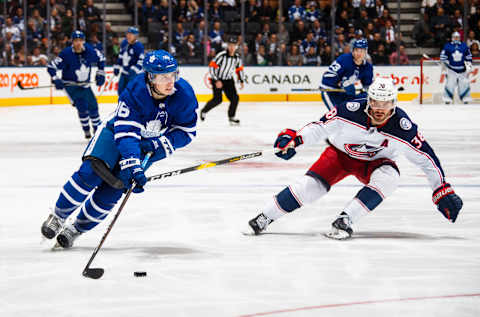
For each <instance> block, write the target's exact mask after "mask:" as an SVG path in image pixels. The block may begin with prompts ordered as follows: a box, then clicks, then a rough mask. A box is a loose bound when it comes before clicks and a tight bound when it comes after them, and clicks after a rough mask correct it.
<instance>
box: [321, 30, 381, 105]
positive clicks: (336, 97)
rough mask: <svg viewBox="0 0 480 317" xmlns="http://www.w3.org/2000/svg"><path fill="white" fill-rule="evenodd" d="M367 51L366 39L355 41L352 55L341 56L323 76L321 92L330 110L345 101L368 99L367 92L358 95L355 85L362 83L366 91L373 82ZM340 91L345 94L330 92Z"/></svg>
mask: <svg viewBox="0 0 480 317" xmlns="http://www.w3.org/2000/svg"><path fill="white" fill-rule="evenodd" d="M367 50H368V42H367V40H366V39H363V38H362V39H358V40H355V42H353V51H352V53H345V54H342V55H340V56H339V57H338V58H337V59H336V60H335V61H334V62H333V63H332V64H331V65H330V66H329V67H328V70H327V71H326V72H325V73H324V74H323V76H322V83H321V84H320V90H321V91H322V93H321V95H322V100H323V102H324V103H325V106H326V107H327V109H328V110H331V109H332V108H333V107H335V105H339V104H341V103H343V102H345V101H348V100H352V99H355V98H363V97H366V95H367V94H366V93H365V92H359V93H358V94H357V91H356V88H355V83H357V82H360V83H361V84H362V88H363V89H364V90H366V89H368V86H370V84H371V83H372V81H373V67H372V64H370V63H369V62H368V61H367V60H366V55H367ZM338 89H343V90H344V91H345V92H336V91H328V90H338Z"/></svg>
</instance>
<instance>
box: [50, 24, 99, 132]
mask: <svg viewBox="0 0 480 317" xmlns="http://www.w3.org/2000/svg"><path fill="white" fill-rule="evenodd" d="M71 38H72V45H71V46H68V47H66V48H65V49H63V50H62V51H61V52H60V54H59V55H58V57H56V58H55V59H54V60H52V61H51V62H50V64H48V67H47V70H48V73H49V74H50V76H51V77H52V81H53V83H54V84H55V88H56V89H58V90H62V89H64V88H65V91H66V93H67V95H68V97H69V99H70V100H71V102H72V103H73V106H74V107H76V108H77V111H78V117H79V119H80V123H81V125H82V129H83V132H84V134H85V138H86V139H89V138H91V137H92V135H91V133H90V123H91V124H92V128H93V132H94V133H95V131H96V130H97V127H98V126H99V125H100V116H99V114H98V103H97V99H96V98H95V95H94V94H93V91H92V89H91V88H90V72H91V69H92V66H93V65H95V64H96V65H97V67H98V70H97V73H96V74H95V83H96V84H97V86H102V85H103V84H104V83H105V71H104V68H105V57H104V56H103V54H102V52H100V51H99V50H97V49H95V48H93V47H92V46H91V45H90V44H88V43H85V34H83V32H82V31H74V32H73V33H72V35H71ZM59 71H61V72H62V75H61V77H59V76H58V74H57V72H59Z"/></svg>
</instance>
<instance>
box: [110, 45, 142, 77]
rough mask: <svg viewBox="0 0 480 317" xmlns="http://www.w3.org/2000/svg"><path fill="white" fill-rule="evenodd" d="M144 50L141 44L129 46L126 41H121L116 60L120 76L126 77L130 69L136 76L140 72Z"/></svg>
mask: <svg viewBox="0 0 480 317" xmlns="http://www.w3.org/2000/svg"><path fill="white" fill-rule="evenodd" d="M144 50H145V49H144V47H143V44H142V43H140V42H139V41H136V42H135V43H133V44H129V43H128V41H127V40H126V39H124V40H123V41H122V43H121V44H120V52H119V53H118V59H117V65H118V67H120V71H121V72H122V74H125V75H128V73H129V71H130V69H132V70H133V71H134V72H135V73H137V74H138V73H140V72H141V71H142V65H143V58H144Z"/></svg>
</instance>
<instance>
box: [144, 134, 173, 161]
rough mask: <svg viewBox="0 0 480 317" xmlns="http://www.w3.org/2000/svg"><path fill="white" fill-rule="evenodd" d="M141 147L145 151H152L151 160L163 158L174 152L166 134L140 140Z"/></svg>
mask: <svg viewBox="0 0 480 317" xmlns="http://www.w3.org/2000/svg"><path fill="white" fill-rule="evenodd" d="M140 148H141V149H142V151H143V152H145V153H148V152H152V153H153V155H152V157H151V158H150V162H155V161H158V160H161V159H163V158H165V157H167V156H170V155H172V154H173V148H172V145H171V144H170V142H169V141H168V139H167V138H166V137H164V136H161V137H159V138H148V139H143V140H141V141H140Z"/></svg>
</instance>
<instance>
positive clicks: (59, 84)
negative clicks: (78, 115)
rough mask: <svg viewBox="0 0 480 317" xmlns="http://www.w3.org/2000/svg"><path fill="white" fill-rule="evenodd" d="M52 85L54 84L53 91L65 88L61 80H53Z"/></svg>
mask: <svg viewBox="0 0 480 317" xmlns="http://www.w3.org/2000/svg"><path fill="white" fill-rule="evenodd" d="M53 83H54V84H55V89H58V90H62V89H63V88H64V87H65V85H64V84H63V80H61V79H60V78H57V79H54V80H53Z"/></svg>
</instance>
